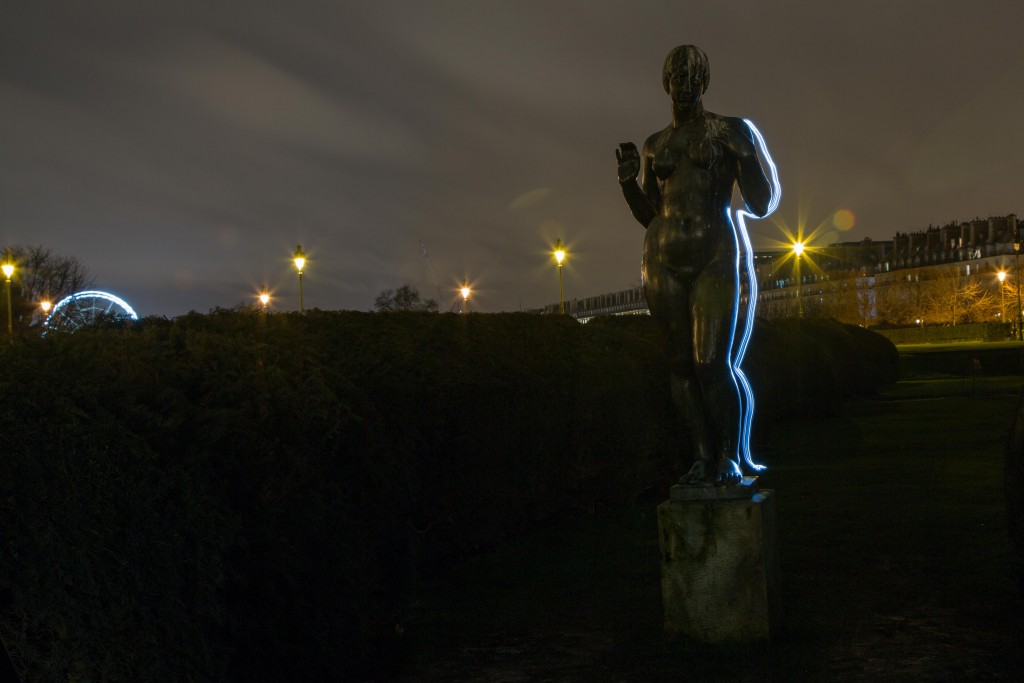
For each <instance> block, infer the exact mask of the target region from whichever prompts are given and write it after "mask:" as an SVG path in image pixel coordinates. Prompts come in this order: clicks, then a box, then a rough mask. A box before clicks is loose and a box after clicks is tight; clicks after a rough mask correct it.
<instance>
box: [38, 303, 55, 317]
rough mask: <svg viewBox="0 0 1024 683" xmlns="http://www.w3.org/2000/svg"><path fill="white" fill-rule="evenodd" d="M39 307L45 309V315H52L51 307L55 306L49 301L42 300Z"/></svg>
mask: <svg viewBox="0 0 1024 683" xmlns="http://www.w3.org/2000/svg"><path fill="white" fill-rule="evenodd" d="M39 308H41V309H43V315H50V309H51V308H53V304H52V303H51V302H49V301H40V302H39Z"/></svg>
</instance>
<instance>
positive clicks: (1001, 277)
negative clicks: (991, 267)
mask: <svg viewBox="0 0 1024 683" xmlns="http://www.w3.org/2000/svg"><path fill="white" fill-rule="evenodd" d="M996 277H997V278H999V281H1000V282H1006V271H1005V270H1000V271H999V272H998V273H996Z"/></svg>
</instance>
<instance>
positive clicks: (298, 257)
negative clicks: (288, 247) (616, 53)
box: [292, 244, 306, 313]
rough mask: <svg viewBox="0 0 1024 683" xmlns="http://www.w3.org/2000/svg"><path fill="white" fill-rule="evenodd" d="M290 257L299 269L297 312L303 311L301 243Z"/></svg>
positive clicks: (302, 256) (304, 257)
mask: <svg viewBox="0 0 1024 683" xmlns="http://www.w3.org/2000/svg"><path fill="white" fill-rule="evenodd" d="M292 258H293V260H294V261H295V267H296V268H297V269H298V270H299V313H305V312H306V305H305V304H304V303H303V301H302V268H303V267H304V266H305V265H306V255H305V254H304V253H302V245H301V244H299V245H297V246H296V247H295V256H293V257H292Z"/></svg>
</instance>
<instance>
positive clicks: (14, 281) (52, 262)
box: [4, 245, 93, 330]
mask: <svg viewBox="0 0 1024 683" xmlns="http://www.w3.org/2000/svg"><path fill="white" fill-rule="evenodd" d="M4 254H5V258H6V259H7V261H8V262H10V263H13V264H14V266H15V270H14V275H13V276H12V278H11V311H12V314H13V319H14V320H13V322H14V326H15V327H16V328H18V329H21V330H26V329H31V328H34V327H38V326H40V325H41V324H42V322H43V320H44V319H45V318H46V314H45V313H44V312H43V309H42V308H41V304H42V302H44V301H48V302H50V303H51V304H53V303H56V302H58V301H59V300H60V299H62V298H64V297H66V296H68V295H69V294H74V293H75V292H77V291H81V290H83V289H87V288H89V287H91V286H92V283H93V279H92V276H91V275H90V274H89V271H88V270H87V269H86V268H85V266H83V265H82V263H81V262H80V261H79V260H78V259H77V258H75V257H74V256H60V255H58V254H54V253H53V252H52V251H51V250H50V249H47V248H45V247H43V246H29V247H24V246H21V245H12V246H9V247H7V248H6V249H5V250H4ZM5 303H6V302H5Z"/></svg>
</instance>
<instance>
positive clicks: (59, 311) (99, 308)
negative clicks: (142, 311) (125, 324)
mask: <svg viewBox="0 0 1024 683" xmlns="http://www.w3.org/2000/svg"><path fill="white" fill-rule="evenodd" d="M138 319H139V316H138V315H136V314H135V311H134V310H132V307H131V306H129V305H128V303H127V302H125V300H124V299H121V298H119V297H116V296H114V295H113V294H108V293H107V292H100V291H97V290H88V291H85V292H75V293H74V294H71V295H70V296H66V297H64V298H63V299H61V300H60V301H58V302H57V303H56V304H55V305H54V307H53V309H52V310H51V311H50V314H49V315H48V316H46V320H44V321H43V334H46V333H47V332H49V331H50V330H57V331H60V332H74V331H75V330H77V329H78V328H80V327H83V326H86V325H91V324H93V323H97V322H100V321H104V320H112V321H118V320H138Z"/></svg>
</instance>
